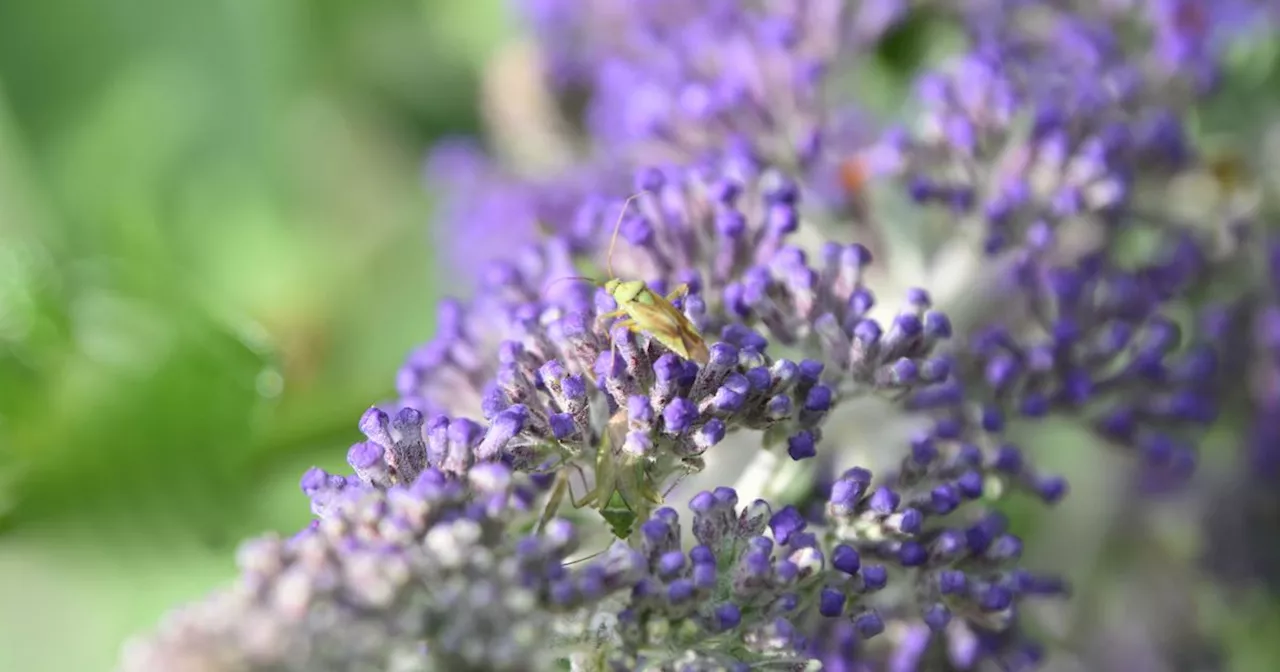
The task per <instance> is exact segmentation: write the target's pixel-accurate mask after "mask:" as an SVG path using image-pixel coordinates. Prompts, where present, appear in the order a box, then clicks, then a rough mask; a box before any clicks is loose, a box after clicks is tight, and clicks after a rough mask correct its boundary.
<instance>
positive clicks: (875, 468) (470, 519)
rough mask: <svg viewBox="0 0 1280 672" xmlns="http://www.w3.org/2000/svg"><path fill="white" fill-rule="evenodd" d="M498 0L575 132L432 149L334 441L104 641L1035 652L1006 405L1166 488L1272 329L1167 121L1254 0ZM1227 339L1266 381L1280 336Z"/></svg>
mask: <svg viewBox="0 0 1280 672" xmlns="http://www.w3.org/2000/svg"><path fill="white" fill-rule="evenodd" d="M517 4H518V9H520V10H521V11H523V12H524V13H525V16H526V17H527V18H529V19H530V21H529V23H530V25H531V26H532V28H533V30H534V35H535V37H536V38H537V39H538V43H539V45H540V50H541V53H542V59H541V62H542V63H543V64H544V65H545V67H546V70H545V71H544V72H540V73H539V76H541V77H543V78H544V80H545V81H544V84H545V86H546V87H547V89H548V90H549V91H551V92H553V93H554V94H555V95H557V96H561V97H562V99H563V100H564V102H565V105H564V106H563V110H564V114H565V115H566V118H565V119H563V120H561V121H563V122H566V123H564V127H566V128H573V129H576V131H575V132H576V133H578V134H579V135H578V136H576V137H575V138H573V141H574V142H573V146H575V147H578V148H579V149H578V151H579V155H578V156H577V159H576V160H577V161H578V164H577V165H575V166H573V167H572V168H571V169H568V170H565V171H563V172H555V171H544V172H542V173H540V174H536V175H530V174H524V173H522V172H521V171H520V170H518V169H515V168H512V167H508V166H501V165H497V164H496V163H495V162H494V161H492V160H490V159H488V158H487V157H486V156H485V155H484V153H483V152H482V151H480V150H479V149H478V147H479V145H477V144H474V143H466V142H450V143H448V144H446V145H444V146H442V147H440V148H439V149H438V150H437V151H436V152H435V153H434V154H433V156H432V158H431V160H430V162H429V166H430V167H429V170H428V173H429V174H430V175H432V176H433V178H434V181H435V183H436V184H437V185H440V184H442V183H443V184H445V185H446V189H444V190H443V191H444V194H443V195H444V200H445V205H444V206H443V208H442V209H441V211H440V213H439V219H440V227H442V228H441V231H442V232H443V236H444V241H443V242H442V243H441V245H442V247H443V248H444V249H447V250H449V252H448V254H447V255H445V256H446V257H447V258H446V259H444V263H446V264H453V265H454V267H453V269H452V270H453V271H454V272H455V274H456V275H457V276H458V278H459V280H458V284H457V287H458V289H459V294H460V297H459V298H452V299H448V300H445V301H443V302H441V303H440V304H439V305H438V306H437V307H436V325H437V327H436V333H435V334H434V335H433V336H432V337H431V338H430V339H429V340H427V341H426V342H425V343H423V344H422V345H421V346H420V347H418V348H416V349H414V350H413V352H411V353H410V354H409V356H408V357H407V359H406V361H405V363H404V365H403V367H402V368H401V369H400V371H399V372H398V374H396V376H395V380H394V382H395V390H396V395H395V396H394V398H392V399H390V400H384V401H380V402H378V403H377V404H375V405H374V406H373V407H372V408H370V409H369V410H368V411H367V412H366V413H365V414H364V415H363V416H362V417H361V418H360V419H359V420H358V422H355V423H353V424H355V425H356V426H357V427H358V429H359V431H360V432H361V433H362V434H363V435H364V440H362V441H361V442H359V443H356V444H355V445H353V446H352V447H351V448H350V450H349V452H348V454H347V461H348V463H349V464H350V467H351V470H350V473H345V474H333V473H327V472H325V471H323V470H320V469H312V470H311V471H309V472H307V473H306V474H305V475H304V477H303V479H302V490H303V492H304V493H305V495H306V496H307V497H308V498H309V500H310V503H311V511H312V512H313V513H314V515H315V520H314V522H313V523H312V524H311V525H310V526H309V527H308V528H307V529H305V530H303V531H301V532H299V533H297V534H295V535H293V536H285V537H279V536H267V537H263V538H261V539H257V540H253V541H250V542H248V543H246V544H245V546H244V548H243V550H242V552H241V554H240V557H239V564H240V576H239V578H238V579H237V580H236V581H235V582H234V583H233V584H232V585H231V586H229V587H227V588H225V589H224V590H222V591H221V592H218V593H215V594H214V595H211V596H210V597H209V598H207V599H206V600H204V601H201V602H198V603H196V604H194V605H191V606H188V607H184V608H182V609H180V610H178V611H176V612H174V613H172V614H171V615H169V616H167V617H166V618H165V620H164V621H163V622H162V623H161V624H160V626H159V627H158V629H157V630H156V631H155V632H154V633H151V634H149V635H147V636H145V637H142V638H139V639H137V640H136V641H134V642H132V643H131V644H130V645H129V646H128V647H127V649H126V651H125V654H124V657H123V660H122V669H125V670H167V671H182V670H201V671H206V670H450V671H453V670H457V671H462V670H509V671H524V670H530V671H534V670H557V669H573V670H578V671H582V672H589V671H604V670H610V671H615V670H616V671H624V670H655V671H657V670H661V671H668V670H669V671H680V672H695V671H704V670H705V671H708V672H710V671H720V670H732V671H737V670H818V669H822V670H857V671H868V672H869V671H878V670H892V671H895V672H897V671H904V672H905V671H910V670H946V669H956V670H979V669H1001V670H1030V669H1036V668H1038V667H1040V666H1041V665H1042V664H1044V663H1046V661H1050V660H1052V658H1053V656H1054V655H1055V654H1057V653H1062V652H1063V651H1066V652H1067V653H1068V654H1069V653H1070V651H1069V649H1070V646H1071V643H1070V642H1069V641H1063V640H1062V638H1061V637H1056V638H1050V637H1046V633H1047V632H1048V631H1047V630H1046V625H1045V624H1044V623H1042V622H1039V620H1038V619H1037V618H1035V617H1034V614H1035V613H1041V612H1042V611H1043V610H1040V609H1039V608H1038V606H1037V605H1053V604H1063V603H1066V601H1067V600H1069V598H1070V596H1071V593H1072V588H1071V586H1070V585H1069V584H1068V582H1067V581H1066V580H1065V578H1063V576H1062V575H1061V574H1060V572H1061V571H1063V570H1064V569H1068V568H1064V567H1037V566H1033V563H1029V562H1028V561H1026V560H1024V558H1023V546H1024V541H1023V538H1022V534H1024V533H1025V530H1018V529H1015V525H1014V524H1013V522H1012V521H1011V520H1010V518H1009V517H1008V516H1007V515H1006V513H1005V511H1006V510H1007V509H1006V504H1007V503H1008V502H1009V501H1014V502H1023V506H1024V507H1025V502H1028V501H1032V502H1038V503H1040V504H1042V505H1044V506H1052V505H1054V504H1057V503H1058V502H1060V501H1062V500H1063V499H1064V498H1067V497H1069V496H1070V488H1069V485H1068V483H1067V481H1066V479H1065V478H1063V477H1062V476H1061V475H1058V474H1055V473H1054V472H1053V471H1052V470H1051V469H1048V468H1045V467H1043V466H1042V465H1041V462H1042V460H1041V458H1042V457H1044V455H1043V453H1044V451H1043V449H1042V448H1041V447H1040V446H1038V445H1037V444H1036V437H1038V436H1039V435H1040V434H1041V433H1042V432H1041V429H1039V428H1041V427H1044V426H1047V425H1045V424H1044V423H1045V421H1046V420H1052V421H1053V422H1054V423H1058V424H1059V425H1061V424H1062V423H1068V424H1071V425H1072V426H1074V427H1076V428H1077V429H1078V430H1079V431H1081V432H1084V433H1085V434H1086V435H1087V436H1089V437H1090V440H1089V441H1088V442H1086V445H1079V446H1074V447H1072V450H1078V451H1080V452H1081V454H1082V459H1084V460H1088V459H1089V456H1090V455H1092V454H1095V453H1097V452H1101V451H1109V452H1113V453H1116V454H1118V455H1121V456H1123V460H1122V463H1123V464H1125V465H1126V467H1125V468H1126V469H1127V470H1128V476H1127V477H1128V478H1129V479H1131V480H1132V482H1133V483H1134V488H1135V491H1137V492H1141V493H1144V494H1143V496H1150V497H1153V498H1158V497H1159V496H1160V495H1161V494H1162V493H1168V492H1170V491H1177V490H1179V489H1180V488H1185V487H1187V484H1188V483H1189V482H1190V481H1191V480H1192V479H1193V478H1194V477H1195V474H1196V473H1197V465H1198V463H1199V462H1200V446H1201V445H1202V443H1203V441H1204V437H1205V436H1206V435H1207V433H1209V432H1210V431H1211V430H1212V429H1213V428H1215V427H1218V426H1219V425H1220V423H1219V418H1220V416H1222V409H1223V405H1224V404H1226V403H1228V402H1229V400H1231V399H1233V398H1235V396H1238V395H1235V396H1233V395H1234V392H1233V389H1234V387H1238V384H1235V383H1236V382H1237V381H1236V380H1234V379H1233V377H1234V376H1237V375H1238V371H1239V367H1238V365H1237V364H1236V363H1238V361H1239V357H1240V354H1241V348H1240V347H1238V344H1239V343H1242V342H1243V343H1249V344H1250V345H1249V346H1248V347H1256V348H1257V349H1258V352H1259V353H1260V354H1258V355H1257V358H1256V359H1255V360H1254V361H1268V362H1271V364H1274V363H1275V359H1276V349H1275V345H1276V342H1275V341H1276V338H1275V334H1276V327H1277V325H1276V324H1275V323H1276V319H1275V318H1276V316H1275V314H1274V313H1275V305H1274V301H1275V296H1274V292H1275V287H1276V286H1277V285H1276V284H1275V283H1277V282H1280V281H1278V280H1277V279H1276V278H1275V277H1274V273H1275V271H1274V264H1275V263H1280V262H1277V261H1276V259H1275V258H1273V259H1272V263H1273V266H1272V269H1271V273H1272V276H1270V279H1269V282H1270V283H1271V284H1270V287H1271V288H1270V289H1269V290H1262V289H1259V288H1262V287H1265V286H1266V283H1267V282H1268V276H1267V275H1266V274H1265V273H1264V272H1263V271H1262V270H1260V269H1262V266H1260V265H1258V264H1255V263H1251V262H1249V260H1250V259H1253V257H1255V256H1256V245H1255V244H1254V242H1253V241H1255V240H1256V239H1257V236H1258V235H1260V233H1259V232H1260V231H1261V230H1262V229H1263V227H1264V226H1265V225H1266V222H1265V221H1264V220H1265V217H1266V212H1267V210H1266V208H1265V207H1263V206H1262V205H1260V203H1262V201H1259V200H1256V199H1255V200H1252V201H1247V202H1244V205H1242V201H1241V200H1240V199H1238V198H1232V197H1231V196H1230V194H1228V193H1227V191H1226V190H1225V189H1222V190H1219V191H1218V192H1214V193H1213V199H1209V200H1205V199H1200V201H1201V202H1198V203H1195V204H1194V205H1195V206H1196V207H1195V208H1188V207H1187V204H1186V203H1185V202H1184V201H1185V199H1179V198H1178V195H1179V194H1180V193H1182V192H1183V191H1184V190H1185V188H1186V185H1188V184H1193V183H1195V184H1203V183H1213V180H1212V179H1211V178H1213V177H1214V176H1215V175H1217V174H1218V173H1217V172H1215V164H1214V163H1213V162H1212V161H1211V158H1210V157H1207V156H1206V155H1205V153H1204V152H1203V151H1202V150H1201V148H1200V147H1199V146H1198V140H1197V138H1196V137H1195V136H1194V135H1193V134H1192V133H1191V132H1190V130H1189V127H1188V119H1189V118H1191V116H1192V115H1193V114H1194V112H1195V111H1196V110H1197V109H1198V106H1200V105H1202V104H1204V103H1205V102H1206V101H1208V100H1211V99H1212V96H1213V95H1214V92H1215V91H1216V88H1217V86H1218V85H1219V84H1220V81H1221V79H1222V77H1221V73H1222V63H1223V60H1222V59H1223V53H1224V49H1225V47H1226V46H1227V44H1228V43H1229V42H1230V41H1231V39H1232V38H1233V37H1236V36H1239V35H1243V34H1245V33H1247V32H1256V31H1259V30H1264V29H1265V28H1266V27H1267V26H1274V25H1275V20H1276V19H1277V16H1276V12H1275V8H1274V7H1273V6H1271V5H1269V4H1268V3H1249V2H1246V1H1244V0H1228V1H1224V2H1221V3H1215V4H1212V5H1210V4H1209V3H1199V2H1194V1H1192V0H1133V1H1131V2H1124V1H1121V2H1116V1H1099V2H1071V3H1065V2H1063V3H1058V2H1050V3H1036V2H1018V1H1016V0H967V1H961V2H955V3H932V2H905V1H902V2H885V1H881V0H866V1H864V2H856V1H849V2H842V1H839V0H798V1H795V2H773V1H771V0H757V1H752V2H727V1H724V0H684V1H681V2H676V1H674V0H671V1H666V0H651V1H647V2H633V1H629V0H584V1H581V2H576V1H575V2H565V1H563V0H524V1H523V2H519V3H517ZM921 12H924V13H926V14H927V15H928V16H931V17H934V19H935V20H938V21H942V22H944V23H945V24H946V25H948V26H950V30H951V31H952V32H953V33H954V34H955V35H958V36H959V37H960V39H959V40H957V44H959V45H962V46H961V47H960V48H959V49H958V51H957V52H956V53H954V54H952V55H950V56H949V57H948V58H946V59H944V60H942V61H940V62H937V63H930V64H929V65H928V66H927V67H925V68H924V69H923V70H922V71H921V72H919V73H917V75H916V78H915V80H914V87H913V88H912V94H911V95H910V96H908V98H907V99H906V100H904V101H903V105H902V112H901V113H900V114H898V115H897V116H896V117H894V118H892V119H887V120H880V119H878V118H877V115H875V114H871V113H869V112H868V111H867V110H866V109H864V108H863V106H862V104H861V102H862V101H860V100H859V99H858V97H857V95H856V87H855V89H854V92H853V93H851V92H850V90H851V89H850V87H849V86H848V85H847V84H848V81H849V79H850V78H851V77H854V76H855V75H856V73H857V72H858V68H859V67H861V66H862V64H863V63H864V62H866V61H867V60H869V59H873V58H876V56H875V50H876V49H877V45H878V44H879V40H880V39H881V38H883V37H884V36H885V35H886V34H887V33H890V32H892V31H895V30H898V29H899V27H900V26H901V24H902V23H903V22H905V21H908V20H910V18H911V17H913V16H916V15H917V14H919V13H921ZM572 100H577V101H578V102H579V103H581V101H585V104H578V105H574V104H571V101H572ZM425 253H426V252H424V254H425ZM1272 256H1273V257H1274V256H1275V255H1274V254H1273V255H1272ZM584 273H585V274H587V275H590V276H592V277H594V278H595V279H596V280H597V282H591V281H586V280H583V279H582V278H580V277H579V276H582V275H584ZM605 280H617V281H618V282H611V283H608V284H606V283H605V282H604V281H605ZM1267 301H1270V302H1271V303H1270V304H1267V303H1266V302H1267ZM1244 306H1249V307H1250V309H1249V311H1246V312H1248V315H1251V316H1254V317H1253V318H1251V319H1228V318H1227V317H1223V316H1224V315H1238V314H1244V313H1242V312H1241V311H1242V310H1244V308H1243V307H1244ZM1261 306H1266V307H1261ZM1250 311H1251V312H1250ZM1215 316H1216V317H1215ZM1244 323H1250V324H1255V325H1259V326H1257V327H1256V333H1258V334H1260V336H1258V338H1257V339H1252V336H1251V335H1250V333H1251V332H1248V330H1247V328H1246V327H1244V326H1242V325H1243V324H1244ZM1242 339H1243V340H1242ZM1251 339H1252V340H1251ZM1254 374H1256V377H1257V378H1258V381H1259V382H1258V383H1257V386H1258V387H1257V389H1258V390H1261V391H1260V392H1257V393H1255V394H1254V395H1253V397H1251V399H1252V400H1253V401H1254V403H1255V406H1256V411H1255V415H1256V417H1259V418H1266V417H1270V416H1274V415H1276V414H1275V413H1274V412H1273V411H1274V410H1275V401H1276V399H1275V397H1276V395H1275V394H1274V391H1275V390H1274V389H1272V388H1274V387H1275V382H1276V379H1277V378H1276V375H1275V367H1274V366H1271V367H1270V368H1269V369H1267V371H1265V372H1263V371H1256V372H1254ZM1233 384H1235V385H1233ZM1267 385H1270V387H1267ZM1267 390H1271V391H1270V392H1268V391H1267ZM1268 409H1269V410H1268ZM1268 422H1271V424H1268ZM1273 424H1274V422H1273V421H1266V420H1260V421H1259V423H1258V425H1257V428H1258V429H1257V431H1258V434H1259V436H1260V437H1261V438H1258V439H1257V440H1256V441H1255V444H1256V445H1266V446H1270V444H1271V443H1274V440H1273V438H1274V437H1273V436H1272V435H1273V434H1274V433H1275V432H1274V431H1273V430H1274V427H1273V426H1272V425H1273ZM1267 432H1271V433H1270V434H1268V433H1267ZM1268 437H1271V438H1268ZM1091 451H1093V452H1091ZM1274 452H1275V450H1274V448H1271V449H1270V451H1269V452H1268V451H1265V450H1264V451H1258V452H1257V455H1258V456H1259V457H1258V459H1259V460H1263V461H1265V460H1267V459H1271V460H1272V461H1274V460H1273V458H1274V455H1273V453H1274ZM1268 456H1269V457H1268ZM797 483H798V484H800V485H801V486H804V487H800V488H797V487H795V486H796V484H797ZM1050 642H1052V643H1053V646H1050Z"/></svg>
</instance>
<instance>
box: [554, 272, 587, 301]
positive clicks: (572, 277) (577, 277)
mask: <svg viewBox="0 0 1280 672" xmlns="http://www.w3.org/2000/svg"><path fill="white" fill-rule="evenodd" d="M565 280H583V281H585V282H589V283H591V284H593V285H599V284H600V281H599V280H596V279H595V278H588V277H587V276H585V275H566V276H564V277H560V278H556V279H555V280H552V281H551V282H548V283H547V284H546V285H545V286H543V288H542V292H541V298H543V299H545V298H547V292H549V291H551V288H552V287H555V286H556V285H557V284H559V283H561V282H564V281H565Z"/></svg>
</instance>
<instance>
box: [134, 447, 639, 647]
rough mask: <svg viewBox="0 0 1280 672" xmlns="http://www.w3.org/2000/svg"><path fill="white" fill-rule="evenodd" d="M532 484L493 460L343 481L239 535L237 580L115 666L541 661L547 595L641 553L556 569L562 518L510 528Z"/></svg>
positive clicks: (609, 583)
mask: <svg viewBox="0 0 1280 672" xmlns="http://www.w3.org/2000/svg"><path fill="white" fill-rule="evenodd" d="M534 490H535V486H533V485H531V484H529V483H526V482H523V481H522V480H521V479H520V478H518V477H517V475H516V474H513V473H512V472H511V470H510V468H508V467H506V466H504V465H502V464H500V463H489V464H485V465H480V466H476V467H474V468H473V469H471V470H470V471H469V472H468V473H467V475H466V476H465V477H464V478H461V479H458V478H451V477H449V476H447V475H446V474H444V473H443V472H440V471H438V470H435V469H428V470H427V471H424V472H422V473H421V474H420V475H419V476H418V477H417V478H416V479H415V480H414V481H413V482H412V483H411V484H406V485H395V486H392V487H389V488H382V487H376V486H374V485H372V483H365V482H363V481H359V482H357V483H350V484H349V485H348V486H347V487H345V488H343V492H342V494H341V496H339V497H336V498H333V499H331V501H330V503H329V506H328V507H326V511H325V513H324V515H323V517H322V518H320V519H319V520H318V521H317V522H316V523H315V524H314V525H312V526H311V527H309V528H308V529H306V530H304V531H303V532H301V533H299V534H298V535H297V536H295V537H293V538H291V539H280V538H276V537H265V538H262V539H258V540H255V541H251V542H248V543H247V544H245V545H244V547H243V548H242V550H241V552H240V557H239V561H240V568H241V576H240V579H239V581H238V582H237V583H236V584H235V585H233V586H232V587H230V588H228V589H227V590H225V591H223V592H222V593H219V594H217V595H215V596H213V597H212V598H211V599H209V600H207V601H205V602H203V603H199V604H196V605H194V606H192V607H190V608H188V609H187V610H185V611H180V612H177V613H175V614H174V615H172V616H170V617H169V619H168V620H167V621H166V622H165V623H163V624H162V626H161V629H160V632H159V633H158V634H157V635H156V636H155V637H153V638H152V639H150V640H148V641H146V642H140V643H138V644H137V645H135V646H134V647H132V648H131V649H130V650H129V651H128V652H127V653H126V655H125V659H124V664H123V669H125V670H170V671H173V672H181V671H184V670H421V669H449V670H477V671H479V670H539V669H545V668H546V666H547V665H549V664H550V661H552V660H553V659H554V652H552V651H551V650H549V649H548V647H547V646H546V642H547V638H548V637H549V636H550V634H551V633H550V630H549V628H550V623H549V622H548V620H547V618H546V617H545V613H546V611H547V610H553V611H554V610H558V609H560V608H561V607H560V606H559V605H560V603H561V602H562V600H559V599H552V594H553V593H557V594H558V593H562V592H563V591H564V590H565V588H562V587H561V586H564V585H568V586H569V588H570V589H579V586H581V585H589V586H590V591H591V592H590V593H589V594H590V595H593V596H595V597H596V598H597V599H598V598H599V597H602V596H604V595H606V594H608V593H610V592H615V591H618V590H621V589H623V588H626V587H628V586H630V585H631V583H633V582H634V580H635V577H637V576H639V575H640V573H641V572H642V570H643V565H642V564H641V563H640V559H639V558H634V559H633V558H630V557H627V556H626V554H625V553H624V554H622V555H619V553H622V551H621V549H619V550H618V551H615V552H613V553H611V554H607V555H605V556H602V557H601V558H598V559H596V560H595V561H593V562H590V563H588V564H585V565H582V566H580V568H579V569H576V570H575V571H569V570H566V569H565V568H564V566H563V562H564V561H565V559H566V558H567V557H568V556H569V555H570V554H571V553H572V552H573V551H574V550H575V549H576V544H577V538H576V536H575V534H574V532H573V529H572V526H570V525H568V523H565V522H563V521H557V522H553V524H551V525H549V526H548V528H547V529H546V530H545V532H544V533H543V534H541V535H538V536H530V537H526V538H523V539H520V538H518V537H514V536H512V535H511V533H510V529H509V525H510V524H511V521H512V519H513V516H518V515H520V514H521V513H523V512H526V511H527V509H528V508H529V506H530V504H531V502H532V498H533V491H534ZM584 582H585V583H584ZM579 593H581V590H580V589H579Z"/></svg>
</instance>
